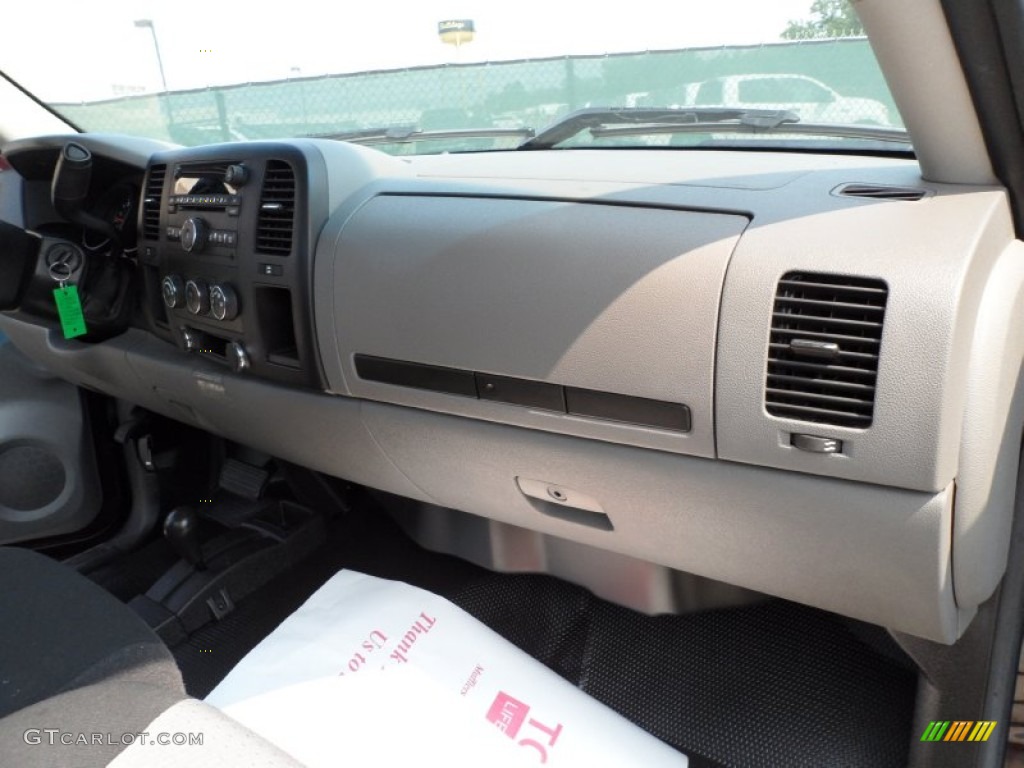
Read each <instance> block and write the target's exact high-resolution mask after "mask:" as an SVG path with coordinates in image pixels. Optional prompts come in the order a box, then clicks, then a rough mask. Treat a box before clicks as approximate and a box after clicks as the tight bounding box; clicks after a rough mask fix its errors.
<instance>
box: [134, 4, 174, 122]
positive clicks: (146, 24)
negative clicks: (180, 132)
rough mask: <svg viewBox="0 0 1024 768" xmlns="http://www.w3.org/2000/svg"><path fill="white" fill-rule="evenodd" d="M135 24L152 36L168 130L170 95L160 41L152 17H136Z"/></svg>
mask: <svg viewBox="0 0 1024 768" xmlns="http://www.w3.org/2000/svg"><path fill="white" fill-rule="evenodd" d="M135 26H136V27H138V28H139V29H148V30H149V33H150V34H151V35H152V36H153V48H154V50H155V51H156V64H157V66H158V67H159V68H160V83H161V85H163V88H164V112H165V113H166V115H167V129H168V131H170V127H171V123H172V120H171V95H170V93H169V92H168V90H167V77H166V75H164V60H163V58H162V57H161V56H160V42H159V41H158V40H157V39H156V26H155V25H154V24H153V20H152V19H138V20H137V21H136V22H135Z"/></svg>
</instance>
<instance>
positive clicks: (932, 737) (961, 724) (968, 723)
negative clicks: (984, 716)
mask: <svg viewBox="0 0 1024 768" xmlns="http://www.w3.org/2000/svg"><path fill="white" fill-rule="evenodd" d="M996 725H998V723H997V722H996V721H995V720H978V721H974V720H952V721H951V720H932V721H931V722H930V723H929V724H928V727H927V728H925V729H924V733H923V734H921V741H988V738H989V736H991V735H992V731H994V730H995V728H996Z"/></svg>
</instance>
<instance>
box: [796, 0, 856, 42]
mask: <svg viewBox="0 0 1024 768" xmlns="http://www.w3.org/2000/svg"><path fill="white" fill-rule="evenodd" d="M811 16H812V18H811V19H809V20H808V21H791V22H789V24H788V25H787V26H786V29H785V30H783V32H782V37H783V39H785V40H811V39H814V38H822V37H851V36H853V35H863V34H864V27H863V25H861V23H860V19H859V18H858V17H857V13H856V11H854V10H853V5H851V3H850V0H814V2H813V3H812V4H811Z"/></svg>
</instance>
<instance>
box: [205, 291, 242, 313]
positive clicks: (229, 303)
mask: <svg viewBox="0 0 1024 768" xmlns="http://www.w3.org/2000/svg"><path fill="white" fill-rule="evenodd" d="M210 314H211V315H212V316H213V318H214V319H215V320H234V319H235V318H236V317H238V294H237V293H235V289H234V288H232V287H231V286H230V285H212V286H210Z"/></svg>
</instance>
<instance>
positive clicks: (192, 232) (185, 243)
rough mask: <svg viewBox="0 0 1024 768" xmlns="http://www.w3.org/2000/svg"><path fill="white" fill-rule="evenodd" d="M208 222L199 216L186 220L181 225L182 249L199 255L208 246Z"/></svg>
mask: <svg viewBox="0 0 1024 768" xmlns="http://www.w3.org/2000/svg"><path fill="white" fill-rule="evenodd" d="M207 234H208V233H207V228H206V222H205V221H203V220H202V219H200V218H199V217H198V216H193V217H192V218H191V219H185V223H184V224H182V225H181V247H182V248H184V249H185V250H186V251H188V252H189V253H198V252H199V251H201V250H203V246H205V245H206V237H207Z"/></svg>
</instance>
